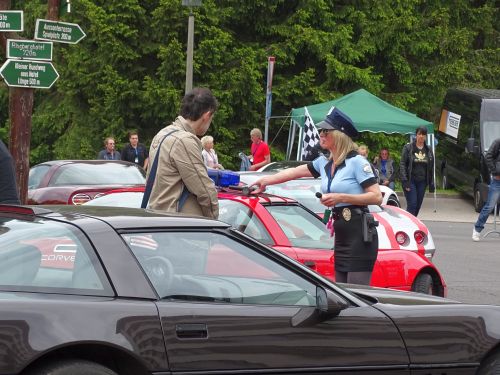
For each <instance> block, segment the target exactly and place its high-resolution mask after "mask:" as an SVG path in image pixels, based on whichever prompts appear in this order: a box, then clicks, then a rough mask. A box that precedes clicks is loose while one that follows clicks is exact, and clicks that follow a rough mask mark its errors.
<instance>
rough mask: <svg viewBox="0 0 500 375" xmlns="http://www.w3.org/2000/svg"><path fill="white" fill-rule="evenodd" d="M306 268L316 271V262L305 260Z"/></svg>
mask: <svg viewBox="0 0 500 375" xmlns="http://www.w3.org/2000/svg"><path fill="white" fill-rule="evenodd" d="M304 266H307V267H309V268H312V269H315V268H316V262H315V261H314V260H305V261H304Z"/></svg>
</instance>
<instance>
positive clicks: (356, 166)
mask: <svg viewBox="0 0 500 375" xmlns="http://www.w3.org/2000/svg"><path fill="white" fill-rule="evenodd" d="M332 163H333V161H332V160H328V159H327V158H326V157H324V156H320V157H318V158H316V159H315V160H313V161H312V162H311V163H309V164H308V168H309V171H310V172H311V174H312V175H313V176H314V177H316V178H317V177H321V192H322V193H323V194H326V193H346V194H362V193H364V192H365V190H364V189H365V188H366V187H368V186H371V185H373V184H374V183H376V182H377V180H376V178H375V175H374V174H373V170H372V167H371V165H370V163H369V162H368V160H366V159H365V158H364V157H363V156H361V155H359V154H358V153H357V152H356V151H353V152H351V153H349V154H348V155H347V157H346V159H345V160H344V162H343V163H342V164H340V165H338V166H337V167H336V168H335V173H334V175H333V177H332V176H331V172H332ZM343 206H349V204H348V203H339V204H338V205H336V207H343Z"/></svg>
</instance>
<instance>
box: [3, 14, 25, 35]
mask: <svg viewBox="0 0 500 375" xmlns="http://www.w3.org/2000/svg"><path fill="white" fill-rule="evenodd" d="M23 30H24V20H23V11H22V10H2V11H0V31H23Z"/></svg>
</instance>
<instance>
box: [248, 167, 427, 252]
mask: <svg viewBox="0 0 500 375" xmlns="http://www.w3.org/2000/svg"><path fill="white" fill-rule="evenodd" d="M262 173H265V174H272V173H274V172H262ZM262 173H240V180H241V184H243V185H247V186H251V185H252V184H253V183H254V182H255V181H256V180H257V179H258V178H260V177H261V176H262ZM384 188H385V189H387V190H386V191H390V192H389V193H386V194H385V195H384V200H386V199H385V198H387V196H388V195H389V194H394V195H395V193H394V191H393V190H391V189H389V188H388V187H386V186H382V185H381V186H380V189H381V190H382V191H384V190H385V189H384ZM320 191H321V180H320V179H317V178H300V179H297V180H293V181H287V182H285V183H281V184H276V185H269V186H267V187H266V192H267V193H269V194H274V195H279V196H283V197H289V198H292V199H295V200H296V201H298V202H300V203H301V204H303V205H304V206H305V207H307V208H308V209H310V210H311V211H313V212H315V213H316V214H318V215H320V216H322V215H323V213H324V210H325V206H323V205H322V204H321V202H320V201H319V199H318V198H317V197H316V195H315V194H316V192H320ZM391 192H392V193H391ZM398 202H399V201H398ZM368 209H369V210H370V213H372V214H373V216H375V218H376V219H377V220H378V222H379V223H380V225H379V226H378V227H377V231H378V237H379V246H380V248H381V249H405V250H412V251H415V252H420V253H422V254H425V255H426V256H427V257H428V258H429V259H432V257H433V256H434V252H435V245H434V241H433V239H432V235H431V233H430V232H429V230H428V228H427V226H426V225H425V224H424V223H423V222H421V221H420V220H419V219H418V218H416V217H415V216H413V215H412V214H410V213H408V212H407V211H405V210H402V209H400V208H399V205H397V206H393V205H389V204H384V203H382V205H381V206H377V205H369V206H368Z"/></svg>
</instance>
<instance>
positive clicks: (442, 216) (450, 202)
mask: <svg viewBox="0 0 500 375" xmlns="http://www.w3.org/2000/svg"><path fill="white" fill-rule="evenodd" d="M401 201H402V202H401V203H402V207H406V202H405V201H404V198H402V199H401ZM477 217H478V214H477V213H476V212H475V211H474V207H473V204H472V199H471V198H464V197H453V198H446V197H438V198H437V200H436V202H434V199H433V198H431V197H426V198H425V200H424V204H423V206H422V210H421V212H420V214H419V218H420V219H421V220H422V221H423V222H424V223H425V224H426V225H427V227H428V228H429V230H430V232H431V233H432V236H433V238H434V242H435V243H436V255H435V256H434V260H433V261H434V263H435V264H436V266H437V267H438V269H439V271H440V272H441V273H442V275H443V277H444V279H445V281H446V283H447V285H448V298H451V299H455V300H457V301H462V302H467V303H479V304H495V305H500V235H498V234H494V233H492V234H490V235H488V236H487V237H485V238H483V239H482V240H481V241H480V242H474V241H472V239H471V236H472V228H473V225H474V222H475V221H476V220H477ZM492 229H494V226H493V215H490V218H489V220H488V222H487V225H486V227H485V229H484V231H483V234H484V233H486V232H487V231H488V230H492ZM497 229H498V230H499V231H500V219H497Z"/></svg>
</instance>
